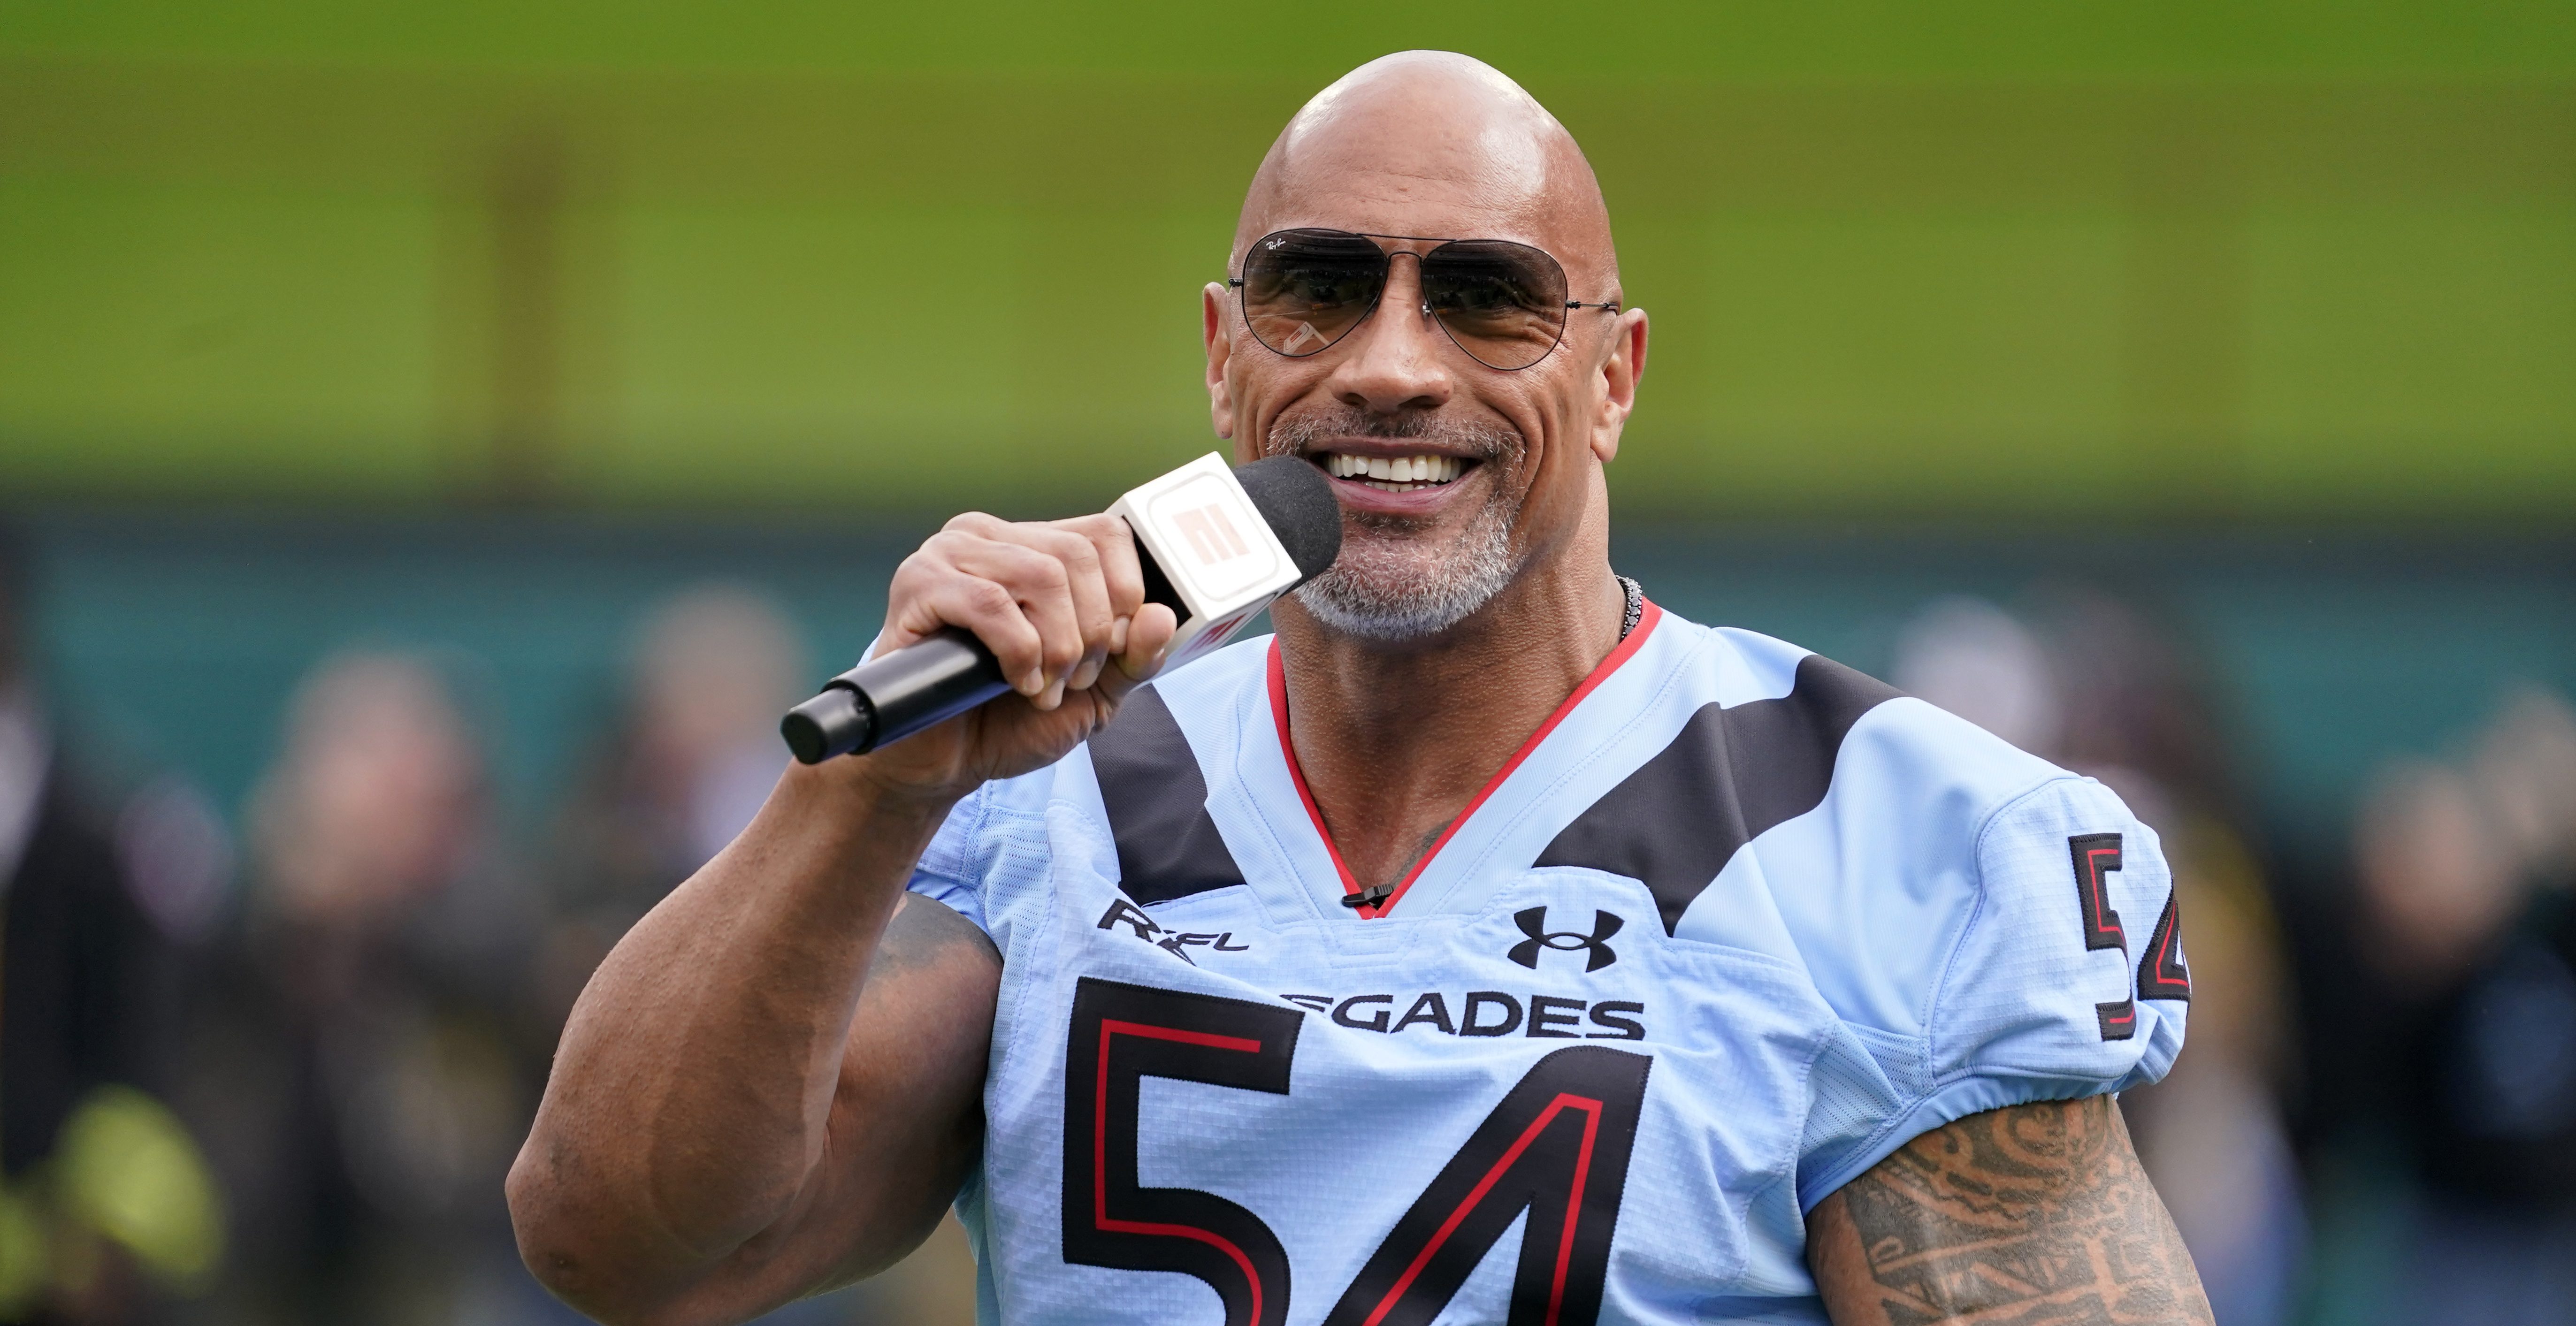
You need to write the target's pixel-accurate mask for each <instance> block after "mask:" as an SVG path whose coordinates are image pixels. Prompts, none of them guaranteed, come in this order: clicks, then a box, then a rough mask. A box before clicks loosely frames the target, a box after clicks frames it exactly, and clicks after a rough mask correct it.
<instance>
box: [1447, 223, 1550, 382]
mask: <svg viewBox="0 0 2576 1326" xmlns="http://www.w3.org/2000/svg"><path fill="white" fill-rule="evenodd" d="M1422 295H1423V301H1424V302H1425V303H1427V304H1429V305H1430V306H1431V311H1432V313H1433V314H1434V315H1436V316H1437V317H1438V318H1439V319H1440V325H1441V326H1443V327H1446V328H1448V330H1449V335H1450V338H1451V339H1453V340H1455V341H1457V342H1458V347H1459V348H1460V349H1462V350H1465V351H1466V352H1467V353H1469V354H1471V355H1474V356H1475V357H1476V359H1477V360H1478V361H1479V362H1481V363H1483V364H1485V365H1487V366H1488V367H1492V368H1501V369H1514V368H1527V367H1529V366H1530V365H1532V364H1535V363H1537V362H1538V361H1540V360H1541V359H1545V358H1546V357H1547V352H1548V351H1550V350H1553V349H1555V348H1556V343H1557V341H1558V340H1559V339H1561V338H1562V337H1563V336H1564V334H1565V269H1564V268H1563V267H1560V266H1558V265H1557V262H1556V259H1554V258H1551V257H1549V256H1548V255H1547V251H1546V250H1544V249H1536V248H1532V247H1530V246H1529V245H1527V244H1514V243H1511V242H1509V241H1507V240H1498V239H1467V240H1457V241H1455V242H1452V243H1448V244H1443V245H1441V246H1440V247H1439V248H1436V249H1433V250H1432V251H1431V252H1430V253H1429V254H1428V255H1426V256H1425V257H1424V258H1423V260H1422Z"/></svg>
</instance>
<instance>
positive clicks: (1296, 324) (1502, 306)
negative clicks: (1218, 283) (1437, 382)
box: [1226, 228, 1619, 372]
mask: <svg viewBox="0 0 2576 1326" xmlns="http://www.w3.org/2000/svg"><path fill="white" fill-rule="evenodd" d="M1382 239H1391V240H1411V241H1419V242H1432V237H1431V236H1428V235H1370V234H1359V233H1354V232H1352V231H1348V230H1321V229H1312V228H1309V229H1301V230H1279V231H1273V232H1272V233H1270V234H1267V235H1264V236H1262V237H1261V238H1260V239H1258V240H1255V241H1253V245H1252V247H1251V249H1250V250H1248V251H1247V252H1245V254H1244V255H1243V274H1242V275H1241V276H1235V277H1228V278H1227V279H1226V284H1227V285H1229V286H1232V287H1233V288H1235V289H1236V290H1237V291H1240V292H1241V293H1242V296H1243V322H1244V325H1245V326H1247V327H1249V328H1251V330H1252V338H1253V339H1254V340H1256V341H1259V342H1261V344H1262V346H1263V348H1265V349H1268V350H1270V351H1272V352H1274V353H1277V354H1282V355H1286V356H1287V357H1289V358H1291V359H1303V358H1305V357H1306V356H1308V355H1312V354H1318V353H1321V352H1323V351H1325V350H1329V349H1331V348H1332V347H1333V345H1334V344H1335V343H1336V342H1338V341H1340V340H1341V339H1342V338H1343V337H1345V336H1348V335H1350V334H1351V329H1352V328H1354V327H1357V326H1359V325H1360V324H1361V323H1363V322H1366V321H1368V316H1369V314H1371V313H1373V312H1376V311H1377V304H1378V299H1379V297H1380V296H1382V295H1384V294H1385V293H1386V279H1387V272H1388V271H1389V270H1390V269H1391V268H1392V267H1393V266H1394V265H1395V259H1396V257H1397V256H1398V254H1399V253H1401V254H1402V255H1403V256H1405V257H1409V258H1412V259H1413V260H1414V263H1415V265H1416V266H1417V267H1418V268H1419V269H1420V271H1421V278H1422V311H1423V312H1424V313H1426V314H1428V315H1430V316H1431V317H1433V318H1435V319H1437V320H1438V321H1439V323H1440V328H1441V330H1442V331H1445V332H1447V333H1449V339H1450V340H1451V341H1452V342H1454V343H1456V345H1457V346H1458V348H1459V349H1461V350H1464V351H1466V352H1467V354H1468V355H1469V356H1470V357H1472V358H1473V359H1474V360H1475V361H1476V362H1477V363H1480V364H1483V365H1484V366H1485V367H1487V368H1497V369H1501V370H1503V371H1505V372H1511V371H1513V370H1516V369H1523V368H1528V367H1529V366H1530V365H1532V364H1535V363H1537V362H1538V361H1540V360H1542V359H1545V358H1547V356H1548V352H1549V351H1552V350H1554V349H1555V348H1556V347H1557V345H1558V343H1560V342H1562V341H1563V340H1564V339H1565V320H1566V319H1567V318H1568V317H1570V316H1572V314H1573V312H1574V310H1576V309H1581V308H1597V309H1600V310H1602V311H1604V312H1608V313H1616V312H1618V311H1619V301H1618V300H1615V299H1613V300H1608V301H1605V302H1602V303H1586V302H1583V301H1581V300H1571V299H1567V298H1566V283H1565V268H1564V267H1562V266H1560V265H1559V264H1558V263H1557V261H1556V259H1555V258H1554V257H1552V256H1550V255H1549V253H1548V251H1547V250H1545V249H1541V248H1535V247H1532V246H1531V245H1527V244H1516V243H1513V242H1512V241H1510V240H1507V239H1452V240H1444V241H1439V242H1436V243H1433V244H1432V247H1431V248H1430V249H1428V250H1426V251H1424V252H1422V253H1414V252H1411V251H1410V250H1397V251H1395V252H1390V251H1388V250H1387V249H1384V248H1382V247H1380V246H1379V245H1378V241H1379V240H1382Z"/></svg>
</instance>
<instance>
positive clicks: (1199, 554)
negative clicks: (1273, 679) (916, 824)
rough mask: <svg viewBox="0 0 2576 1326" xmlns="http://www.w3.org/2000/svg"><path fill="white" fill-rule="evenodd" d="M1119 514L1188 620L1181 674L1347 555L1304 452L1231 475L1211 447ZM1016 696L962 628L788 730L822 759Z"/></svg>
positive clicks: (829, 692) (894, 662)
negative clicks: (1343, 553) (1272, 603)
mask: <svg viewBox="0 0 2576 1326" xmlns="http://www.w3.org/2000/svg"><path fill="white" fill-rule="evenodd" d="M1109 510H1110V513H1111V514H1112V515H1116V516H1120V517H1122V518H1124V519H1125V520H1126V522H1127V525H1128V528H1130V529H1132V530H1134V531H1135V534H1136V557H1137V560H1138V561H1139V562H1141V563H1142V564H1143V571H1144V577H1145V601H1146V602H1148V603H1160V604H1162V605H1163V606H1165V607H1167V608H1170V609H1171V610H1172V615H1173V616H1174V617H1176V618H1178V619H1179V621H1180V631H1179V632H1178V633H1177V634H1175V635H1174V636H1173V637H1172V644H1171V650H1170V652H1169V653H1168V654H1166V655H1165V657H1164V663H1163V667H1164V669H1165V670H1167V671H1168V670H1170V669H1172V668H1176V667H1179V666H1181V665H1182V664H1184V663H1188V662H1191V661H1192V660H1195V659H1198V658H1203V657H1205V656H1206V655H1208V654H1211V653H1214V652H1216V650H1217V649H1218V648H1219V647H1220V646H1222V645H1224V644H1225V642H1226V641H1228V640H1230V639H1232V638H1233V637H1234V634H1235V632H1237V631H1240V630H1242V629H1243V625H1244V623H1246V622H1249V621H1251V620H1252V619H1253V617H1255V616H1256V615H1258V614H1259V613H1260V612H1261V610H1262V609H1263V608H1266V607H1268V606H1270V601H1271V600H1272V599H1275V598H1277V597H1279V596H1280V595H1281V594H1284V593H1287V592H1288V591H1289V590H1291V589H1294V588H1296V587H1297V586H1299V585H1301V584H1303V583H1305V582H1306V581H1307V580H1309V579H1311V578H1312V577H1314V576H1316V575H1319V574H1321V573H1322V572H1323V570H1324V568H1325V567H1328V566H1331V565H1332V564H1333V558H1334V557H1336V556H1338V555H1340V553H1341V550H1342V509H1341V504H1340V503H1339V502H1337V501H1335V500H1334V498H1333V487H1332V481H1331V480H1329V479H1326V478H1325V477H1324V473H1323V471H1321V470H1319V469H1316V468H1315V467H1314V466H1313V465H1311V464H1309V463H1307V462H1306V461H1303V460H1299V459H1297V458H1296V457H1294V456H1273V457H1271V458H1270V459H1268V460H1258V461H1254V462H1253V463H1251V464H1249V465H1243V466H1238V467H1236V468H1234V469H1231V470H1229V469H1227V468H1226V466H1225V462H1224V461H1222V460H1220V459H1218V458H1217V456H1216V454H1215V453H1213V452H1211V453H1209V454H1207V455H1205V456H1201V457H1199V458H1198V459H1197V460H1194V461H1191V462H1190V463H1189V464H1187V465H1184V466H1182V467H1181V468H1179V469H1177V470H1174V471H1172V472H1171V473H1169V474H1166V475H1164V476H1163V477H1161V478H1159V479H1156V480H1154V481H1153V482H1151V483H1148V484H1146V485H1145V486H1143V487H1141V488H1138V489H1136V490H1134V491H1133V492H1130V493H1128V494H1127V495H1126V496H1125V497H1122V498H1120V499H1118V503H1117V505H1115V506H1112V507H1111V508H1109ZM1010 689H1011V684H1010V683H1009V682H1008V681H1005V680H1003V678H1002V665H1001V664H1000V663H999V662H998V661H996V660H995V659H994V657H993V652H992V651H991V650H989V649H986V648H985V647H984V643H983V642H982V641H980V640H978V639H976V638H975V637H974V635H973V634H972V633H970V632H967V631H965V630H962V629H959V628H957V627H953V626H952V627H949V628H948V629H946V630H943V631H939V632H937V633H935V634H932V635H930V636H926V637H924V638H923V639H920V640H916V641H914V642H913V643H911V644H908V645H905V646H904V647H903V648H901V649H896V650H890V651H888V652H886V653H884V654H881V655H878V656H877V657H875V658H872V659H869V660H868V661H866V662H864V663H861V664H860V665H858V666H857V667H855V668H852V669H850V670H849V671H847V672H844V673H842V674H841V675H840V676H837V677H834V678H833V679H832V680H831V681H829V682H827V683H825V684H824V687H823V690H822V693H821V694H819V695H816V696H815V697H814V698H813V699H811V700H807V701H806V702H805V703H803V704H800V705H798V706H796V707H795V708H793V709H790V710H788V711H787V717H786V718H784V719H782V720H780V722H779V725H778V731H779V734H780V735H781V736H784V737H785V738H786V739H787V748H788V749H789V750H791V751H793V752H795V754H796V758H797V759H798V760H801V761H803V762H804V763H806V764H820V763H822V762H823V761H825V760H828V759H830V758H832V757H833V756H835V755H850V754H859V753H864V752H867V751H871V750H875V749H876V748H877V747H879V746H883V745H887V744H889V743H891V742H896V741H901V740H903V739H904V738H905V737H908V736H911V735H912V734H913V733H915V732H919V731H920V730H922V729H923V728H926V727H929V726H931V725H933V724H936V723H941V722H945V721H946V720H948V719H951V718H954V717H956V716H957V715H959V714H962V713H964V712H966V711H967V710H969V709H972V708H974V707H975V706H977V705H979V704H982V703H984V702H985V701H987V700H991V699H993V698H995V697H996V696H1000V695H1002V694H1004V693H1006V692H1008V691H1009V690H1010Z"/></svg>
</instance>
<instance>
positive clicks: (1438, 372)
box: [1325, 253, 1456, 414]
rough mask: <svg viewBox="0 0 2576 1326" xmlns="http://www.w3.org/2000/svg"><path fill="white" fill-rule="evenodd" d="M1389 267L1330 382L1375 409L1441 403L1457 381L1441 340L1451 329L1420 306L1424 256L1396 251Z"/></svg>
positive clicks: (1346, 400)
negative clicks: (1370, 309) (1374, 306)
mask: <svg viewBox="0 0 2576 1326" xmlns="http://www.w3.org/2000/svg"><path fill="white" fill-rule="evenodd" d="M1389 267H1390V270H1389V271H1388V272H1387V274H1386V293H1385V294H1384V295H1383V296H1381V297H1380V298H1379V300H1378V306H1377V312H1376V313H1374V314H1372V315H1371V316H1370V317H1369V320H1368V321H1367V322H1366V323H1364V324H1362V325H1361V326H1360V328H1359V329H1358V330H1357V331H1354V332H1353V333H1351V336H1350V339H1349V341H1348V342H1347V343H1346V344H1348V346H1349V350H1348V352H1347V353H1345V354H1344V355H1342V356H1341V362H1340V363H1339V364H1338V365H1336V366H1335V367H1334V369H1333V373H1332V376H1331V378H1330V379H1329V380H1328V381H1327V382H1326V384H1325V385H1326V388H1327V389H1328V390H1330V391H1331V392H1332V393H1333V397H1334V399H1336V400H1339V401H1341V402H1342V403H1343V404H1345V405H1353V406H1357V407H1358V408H1360V409H1363V410H1366V411H1368V412H1369V413H1371V414H1395V413H1398V412H1400V411H1404V410H1432V409H1438V408H1439V407H1440V406H1442V405H1446V404H1448V402H1449V397H1450V395H1451V393H1452V392H1453V391H1454V390H1455V389H1456V383H1455V381H1454V380H1453V379H1452V378H1451V376H1450V374H1451V366H1450V364H1449V360H1448V356H1447V354H1445V353H1444V351H1445V350H1446V349H1447V347H1446V346H1444V345H1443V344H1442V343H1441V342H1442V340H1443V339H1444V338H1445V337H1446V335H1447V333H1445V332H1443V331H1441V330H1440V329H1439V328H1438V327H1436V326H1434V325H1432V321H1431V316H1430V315H1429V314H1427V313H1425V312H1423V309H1422V260H1421V258H1419V257H1418V256H1416V255H1414V254H1411V253H1398V254H1395V255H1394V257H1393V260H1392V261H1391V263H1390V264H1389Z"/></svg>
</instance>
